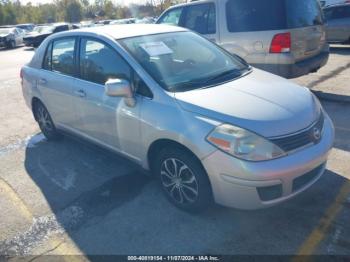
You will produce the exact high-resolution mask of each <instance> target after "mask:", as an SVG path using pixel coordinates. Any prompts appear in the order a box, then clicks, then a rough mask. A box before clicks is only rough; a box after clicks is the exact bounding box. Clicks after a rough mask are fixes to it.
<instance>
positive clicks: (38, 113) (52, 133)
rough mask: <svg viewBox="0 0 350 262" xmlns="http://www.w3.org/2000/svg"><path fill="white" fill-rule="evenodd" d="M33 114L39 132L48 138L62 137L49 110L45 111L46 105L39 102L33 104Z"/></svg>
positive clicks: (56, 138)
mask: <svg viewBox="0 0 350 262" xmlns="http://www.w3.org/2000/svg"><path fill="white" fill-rule="evenodd" d="M34 115H35V119H36V121H37V122H38V124H39V127H40V130H41V132H42V133H43V134H44V136H45V137H46V138H47V139H48V140H58V139H60V138H61V137H62V135H61V134H60V133H58V131H57V129H56V127H55V124H54V123H53V121H52V118H51V116H50V114H49V111H47V109H46V107H45V106H44V105H43V104H42V103H41V102H37V103H36V104H35V106H34Z"/></svg>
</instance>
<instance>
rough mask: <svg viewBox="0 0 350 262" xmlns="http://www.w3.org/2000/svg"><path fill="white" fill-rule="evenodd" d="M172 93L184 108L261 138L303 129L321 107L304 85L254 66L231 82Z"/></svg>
mask: <svg viewBox="0 0 350 262" xmlns="http://www.w3.org/2000/svg"><path fill="white" fill-rule="evenodd" d="M174 96H175V98H176V100H177V102H178V103H179V104H180V106H181V108H183V109H184V110H186V111H190V112H194V113H196V114H200V115H203V116H206V117H209V118H212V119H215V120H218V121H221V122H224V123H229V124H232V125H236V126H239V127H242V128H245V129H248V130H250V131H253V132H256V133H258V134H260V135H262V136H265V137H275V136H283V135H287V134H292V133H295V132H298V131H300V130H302V129H305V128H307V127H308V126H310V125H311V124H312V123H313V122H314V121H315V120H316V119H317V118H318V116H319V114H320V110H321V106H320V104H319V102H318V101H317V99H315V97H314V96H313V95H312V93H311V92H310V91H309V90H308V89H307V88H305V87H301V86H298V85H296V84H293V83H292V82H290V81H288V80H286V79H284V78H281V77H278V76H275V75H273V74H270V73H266V72H264V71H261V70H259V69H255V68H254V69H253V72H251V73H250V74H248V75H246V76H244V77H241V78H239V79H236V80H234V81H231V82H228V83H225V84H222V85H219V86H215V87H209V88H204V89H197V90H192V91H188V92H179V93H175V94H174Z"/></svg>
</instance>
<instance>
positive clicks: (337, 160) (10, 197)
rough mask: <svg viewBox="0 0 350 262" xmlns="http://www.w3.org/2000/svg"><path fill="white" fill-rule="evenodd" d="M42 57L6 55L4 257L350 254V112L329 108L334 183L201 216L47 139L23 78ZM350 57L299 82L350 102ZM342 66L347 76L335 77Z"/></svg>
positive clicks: (139, 180) (119, 170) (0, 106)
mask: <svg viewBox="0 0 350 262" xmlns="http://www.w3.org/2000/svg"><path fill="white" fill-rule="evenodd" d="M33 52H34V51H33V50H32V49H28V48H17V49H15V50H0V112H1V114H0V123H1V126H0V127H1V128H0V255H10V256H18V255H26V256H30V257H28V260H29V258H30V259H34V260H39V261H40V260H43V261H45V257H43V256H42V255H47V254H51V255H53V254H57V255H73V254H81V255H83V256H82V257H78V258H79V259H82V260H94V257H93V255H101V254H102V255H111V254H123V255H126V254H139V255H147V254H149V255H156V254H158V255H164V254H172V255H186V254H226V255H228V254H235V255H237V254H240V255H244V254H259V255H263V254H265V255H271V254H273V255H297V254H322V255H332V254H333V255H334V254H338V255H339V254H341V255H350V237H349V236H350V224H349V217H350V139H349V138H350V121H349V120H350V114H349V113H350V104H349V103H345V102H344V100H342V101H343V102H341V101H336V102H335V101H333V102H329V101H322V104H323V106H324V108H325V109H326V111H327V112H328V114H329V115H330V117H331V118H332V120H333V121H334V124H335V127H336V141H335V146H334V149H333V151H332V152H331V155H330V158H329V162H328V165H327V170H326V172H325V174H324V175H323V177H322V178H321V179H320V180H319V181H318V182H317V183H316V184H315V185H314V186H312V187H311V188H310V189H309V190H307V191H306V192H305V193H303V194H301V195H299V196H297V197H296V198H294V199H292V200H290V201H288V202H286V203H283V204H281V205H278V206H276V207H272V208H269V209H264V210H257V211H241V210H235V209H229V208H224V207H220V206H212V207H210V208H209V209H208V210H207V211H206V212H204V213H201V214H197V215H194V214H188V213H185V212H182V211H180V210H178V209H176V208H175V207H174V206H172V205H171V204H170V203H168V201H167V200H166V199H165V197H163V195H162V192H161V190H160V188H159V187H158V185H157V181H155V180H153V179H151V178H149V177H147V176H145V175H144V174H143V172H142V171H141V170H140V169H139V168H138V167H137V166H135V165H134V164H133V163H131V162H129V161H128V160H126V159H124V158H121V157H119V156H117V155H114V154H111V153H110V152H107V151H105V150H103V149H100V148H98V147H96V146H92V145H89V144H86V143H82V142H81V141H79V140H77V139H75V138H70V137H67V138H64V139H63V140H62V141H59V142H48V141H46V140H45V138H44V137H43V135H42V134H41V133H40V131H39V129H38V127H37V125H36V123H35V121H34V120H33V117H32V114H31V112H30V111H29V109H28V108H27V107H26V106H25V104H24V100H23V98H22V91H21V86H20V79H19V70H20V67H21V65H23V64H25V63H26V62H28V61H29V60H30V58H31V56H32V55H33ZM349 57H350V50H349V49H344V50H343V49H342V50H341V52H339V51H334V52H332V54H331V57H330V64H329V65H327V66H329V68H328V69H327V68H323V69H321V70H320V71H319V72H318V73H316V74H310V75H308V76H305V77H303V78H299V79H296V80H293V81H297V82H298V83H301V84H304V85H307V84H308V83H315V81H318V83H316V84H314V86H313V87H311V88H313V89H315V88H316V87H317V88H319V89H318V90H320V89H321V88H322V87H323V85H326V84H327V83H337V84H336V86H337V87H339V88H335V87H334V88H333V87H332V88H333V89H336V91H334V90H333V89H332V88H331V87H329V89H327V90H326V89H323V91H324V92H328V93H329V92H333V91H334V92H333V93H334V94H337V95H341V96H350V94H348V93H347V92H348V91H349V90H350V81H346V80H347V79H348V77H349V75H350V74H349V68H347V66H346V63H347V61H349ZM344 63H345V66H344ZM336 67H345V69H344V70H340V69H339V70H338V71H339V72H338V73H332V75H331V72H333V71H334V70H336ZM326 78H327V80H324V81H323V79H326ZM327 86H328V85H327ZM333 86H334V85H333ZM338 89H341V90H340V91H339V90H338ZM337 92H338V93H337ZM340 92H341V93H340Z"/></svg>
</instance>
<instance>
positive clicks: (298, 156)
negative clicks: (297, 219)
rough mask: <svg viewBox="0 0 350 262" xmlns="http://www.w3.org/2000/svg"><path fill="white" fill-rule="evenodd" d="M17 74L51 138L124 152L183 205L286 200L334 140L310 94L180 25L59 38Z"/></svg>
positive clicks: (314, 172) (315, 175) (312, 175)
mask: <svg viewBox="0 0 350 262" xmlns="http://www.w3.org/2000/svg"><path fill="white" fill-rule="evenodd" d="M193 50H195V52H194V51H193ZM21 77H22V87H23V94H24V98H25V101H26V103H27V105H28V106H29V107H30V108H31V110H32V111H33V114H34V118H35V120H36V121H37V122H38V123H39V126H40V128H41V130H42V132H43V134H44V135H45V136H46V137H47V139H49V140H54V139H58V138H59V137H60V133H61V132H68V133H71V134H74V135H78V136H80V137H82V138H85V139H86V140H88V141H91V142H93V143H96V144H98V145H101V146H103V147H105V148H108V149H110V150H112V151H114V152H118V153H120V154H121V155H123V156H126V157H128V158H130V159H131V160H133V161H135V162H136V163H138V164H139V165H141V166H142V167H143V168H145V169H149V170H151V171H152V172H153V174H154V175H156V176H157V177H158V179H159V181H160V185H161V187H162V189H163V191H164V193H165V195H166V196H167V197H168V198H169V200H170V201H171V202H172V203H174V204H175V205H176V206H178V207H179V208H182V209H185V210H191V211H192V210H198V209H202V208H205V207H206V206H207V205H208V204H209V203H210V202H211V201H212V199H214V200H215V202H216V203H219V204H222V205H224V206H228V207H235V208H242V209H256V208H263V207H269V206H272V205H274V204H277V203H280V202H283V201H285V200H287V199H290V198H292V197H294V196H295V195H297V194H299V193H300V192H302V191H304V190H305V189H307V188H309V187H310V186H311V185H312V184H314V183H315V182H316V181H317V180H318V179H319V178H320V177H321V175H322V174H323V172H324V170H325V165H326V161H327V156H328V154H329V151H330V149H331V147H332V144H333V139H334V128H333V125H332V121H331V120H330V118H329V117H328V115H327V113H326V112H325V111H324V110H323V108H322V106H321V104H320V102H319V101H318V99H317V98H316V97H315V96H314V95H313V94H312V93H311V92H310V91H309V89H307V88H305V87H301V86H298V85H296V84H294V83H291V82H288V81H287V80H285V79H283V78H281V77H278V76H275V75H273V74H270V73H267V72H264V71H261V70H259V69H255V68H252V67H251V66H249V65H248V64H246V63H245V62H244V61H243V60H242V59H240V58H239V57H237V56H235V55H232V54H230V53H229V52H227V51H225V50H224V49H221V48H219V47H218V46H217V45H215V44H214V43H212V42H211V41H208V40H207V39H205V38H203V37H201V36H200V35H198V34H196V33H193V32H190V31H188V30H186V29H184V28H180V27H173V26H166V25H151V24H148V25H140V24H138V25H115V26H105V27H101V28H89V29H79V30H74V31H69V32H64V33H60V34H55V35H52V36H50V37H48V38H47V39H46V40H45V41H44V42H43V44H42V45H41V46H40V47H39V48H38V50H37V52H36V53H35V54H34V57H33V59H32V61H31V62H30V63H29V64H28V65H25V66H24V67H23V68H22V70H21ZM130 186H132V185H130Z"/></svg>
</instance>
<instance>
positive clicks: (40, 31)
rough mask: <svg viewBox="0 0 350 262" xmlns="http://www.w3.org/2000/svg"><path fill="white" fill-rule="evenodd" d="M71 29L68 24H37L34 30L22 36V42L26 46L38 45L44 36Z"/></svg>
mask: <svg viewBox="0 0 350 262" xmlns="http://www.w3.org/2000/svg"><path fill="white" fill-rule="evenodd" d="M70 29H72V28H71V26H70V25H69V24H53V25H43V26H37V27H35V28H34V30H33V31H32V32H30V33H28V34H27V35H26V36H25V37H24V38H23V42H24V44H25V45H26V46H33V47H38V46H39V45H40V44H41V43H42V42H43V41H44V40H45V38H46V37H48V36H49V35H52V34H54V33H58V32H63V31H68V30H70Z"/></svg>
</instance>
